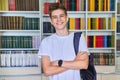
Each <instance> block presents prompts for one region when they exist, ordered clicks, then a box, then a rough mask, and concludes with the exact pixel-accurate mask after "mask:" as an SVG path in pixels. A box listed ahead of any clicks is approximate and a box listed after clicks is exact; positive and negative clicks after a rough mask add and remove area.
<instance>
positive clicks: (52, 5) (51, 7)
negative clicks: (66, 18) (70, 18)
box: [49, 3, 67, 17]
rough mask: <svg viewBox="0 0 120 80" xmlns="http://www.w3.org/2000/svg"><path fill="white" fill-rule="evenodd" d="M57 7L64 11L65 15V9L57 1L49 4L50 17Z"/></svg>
mask: <svg viewBox="0 0 120 80" xmlns="http://www.w3.org/2000/svg"><path fill="white" fill-rule="evenodd" d="M57 9H61V10H63V11H64V13H65V15H67V9H66V8H65V7H64V6H63V5H62V4H59V3H52V4H51V5H50V6H49V16H50V17H51V14H52V12H53V11H54V10H57Z"/></svg>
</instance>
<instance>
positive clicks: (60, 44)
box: [38, 33, 88, 80]
mask: <svg viewBox="0 0 120 80" xmlns="http://www.w3.org/2000/svg"><path fill="white" fill-rule="evenodd" d="M73 37H74V33H70V34H69V35H68V36H58V35H56V34H53V35H51V36H49V37H46V38H45V39H43V40H42V42H41V45H40V48H39V53H38V56H39V57H40V56H42V55H47V56H49V57H50V60H51V61H54V60H59V59H62V60H73V59H74V58H75V56H76V55H75V51H74V46H73ZM79 51H87V52H88V48H87V45H86V41H85V39H84V36H83V34H82V35H81V38H80V42H79ZM50 80H81V78H80V72H79V70H67V71H65V72H63V73H60V74H56V75H53V76H50Z"/></svg>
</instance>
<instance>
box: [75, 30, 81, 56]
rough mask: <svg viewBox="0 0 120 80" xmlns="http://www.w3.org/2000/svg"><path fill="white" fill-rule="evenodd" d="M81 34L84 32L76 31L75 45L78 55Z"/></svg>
mask: <svg viewBox="0 0 120 80" xmlns="http://www.w3.org/2000/svg"><path fill="white" fill-rule="evenodd" d="M81 34H82V32H75V33H74V40H73V45H74V50H75V54H76V55H77V53H78V49H79V40H80V37H81Z"/></svg>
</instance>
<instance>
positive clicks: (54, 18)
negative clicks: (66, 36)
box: [50, 9, 68, 31]
mask: <svg viewBox="0 0 120 80" xmlns="http://www.w3.org/2000/svg"><path fill="white" fill-rule="evenodd" d="M50 21H51V24H52V25H53V26H54V27H55V29H56V31H58V30H64V29H66V28H67V27H66V23H67V21H68V16H67V15H66V14H65V12H64V10H62V9H56V10H54V11H52V13H51V18H50Z"/></svg>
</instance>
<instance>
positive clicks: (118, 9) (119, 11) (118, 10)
mask: <svg viewBox="0 0 120 80" xmlns="http://www.w3.org/2000/svg"><path fill="white" fill-rule="evenodd" d="M117 13H118V14H120V2H118V3H117Z"/></svg>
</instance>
